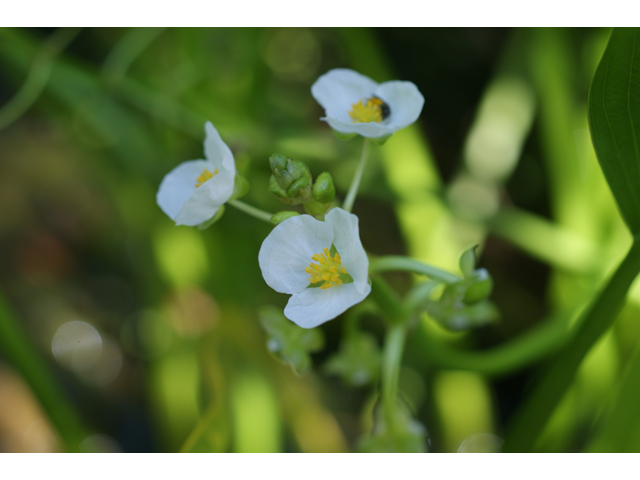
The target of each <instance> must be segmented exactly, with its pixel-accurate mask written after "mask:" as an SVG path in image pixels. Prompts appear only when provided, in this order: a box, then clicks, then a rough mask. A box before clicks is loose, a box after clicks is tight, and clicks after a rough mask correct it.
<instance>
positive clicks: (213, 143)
mask: <svg viewBox="0 0 640 480" xmlns="http://www.w3.org/2000/svg"><path fill="white" fill-rule="evenodd" d="M204 131H205V134H206V136H205V139H204V156H205V157H206V159H207V160H209V161H211V162H213V164H214V166H215V168H217V169H218V170H219V171H220V172H223V171H227V172H233V173H235V171H236V163H235V160H234V159H233V153H231V150H230V149H229V147H228V146H227V144H226V143H224V142H223V141H222V138H220V134H219V133H218V131H217V130H216V129H215V127H214V126H213V124H212V123H211V122H207V123H205V125H204Z"/></svg>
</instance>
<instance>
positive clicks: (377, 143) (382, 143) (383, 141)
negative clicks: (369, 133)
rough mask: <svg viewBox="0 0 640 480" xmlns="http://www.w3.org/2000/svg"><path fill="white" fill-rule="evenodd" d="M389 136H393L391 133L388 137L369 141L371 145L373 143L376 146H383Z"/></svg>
mask: <svg viewBox="0 0 640 480" xmlns="http://www.w3.org/2000/svg"><path fill="white" fill-rule="evenodd" d="M391 135H393V133H392V134H389V135H384V136H382V137H377V138H372V139H371V141H372V142H373V143H375V144H376V145H384V144H385V143H386V141H387V140H389V138H390V137H391Z"/></svg>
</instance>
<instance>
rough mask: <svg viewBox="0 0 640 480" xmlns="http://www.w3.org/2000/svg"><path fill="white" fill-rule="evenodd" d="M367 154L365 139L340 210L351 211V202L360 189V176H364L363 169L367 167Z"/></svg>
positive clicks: (367, 148)
mask: <svg viewBox="0 0 640 480" xmlns="http://www.w3.org/2000/svg"><path fill="white" fill-rule="evenodd" d="M368 153H369V139H368V138H365V139H364V141H363V143H362V153H361V154H360V161H359V162H358V166H357V168H356V173H355V174H354V175H353V180H351V185H350V186H349V191H348V192H347V197H346V198H345V199H344V202H343V203H342V208H343V209H344V210H346V211H347V212H350V211H351V209H352V208H353V202H355V201H356V195H357V194H358V188H359V187H360V182H361V181H362V175H363V174H364V167H365V166H366V165H367V157H368Z"/></svg>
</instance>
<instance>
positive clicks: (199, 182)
mask: <svg viewBox="0 0 640 480" xmlns="http://www.w3.org/2000/svg"><path fill="white" fill-rule="evenodd" d="M217 174H218V169H217V168H215V169H214V170H213V173H211V172H210V171H209V170H207V169H206V168H203V169H202V173H201V174H200V175H199V176H198V178H196V188H198V187H199V186H201V185H202V184H203V183H204V182H206V181H207V180H209V179H210V178H213V176H214V175H217Z"/></svg>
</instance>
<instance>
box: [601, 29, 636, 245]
mask: <svg viewBox="0 0 640 480" xmlns="http://www.w3.org/2000/svg"><path fill="white" fill-rule="evenodd" d="M589 128H590V130H591V138H592V141H593V146H594V148H595V151H596V155H597V157H598V161H599V162H600V166H601V167H602V171H603V172H604V175H605V177H606V179H607V182H608V183H609V187H610V188H611V191H612V192H613V195H614V197H615V199H616V202H617V203H618V208H619V209H620V213H621V214H622V217H623V218H624V221H625V222H626V224H627V226H628V227H629V229H630V230H631V232H632V233H633V234H634V235H636V234H638V233H640V29H638V28H616V29H614V30H613V33H612V34H611V38H610V39H609V44H608V45H607V49H606V50H605V52H604V55H603V56H602V60H601V61H600V64H599V65H598V68H597V70H596V73H595V75H594V77H593V81H592V83H591V90H590V92H589Z"/></svg>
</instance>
